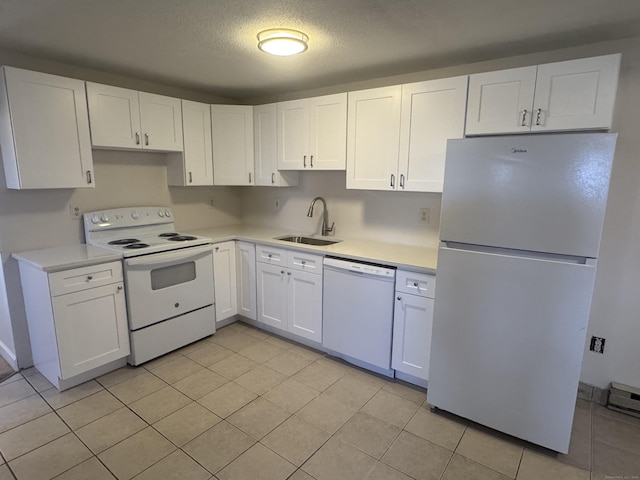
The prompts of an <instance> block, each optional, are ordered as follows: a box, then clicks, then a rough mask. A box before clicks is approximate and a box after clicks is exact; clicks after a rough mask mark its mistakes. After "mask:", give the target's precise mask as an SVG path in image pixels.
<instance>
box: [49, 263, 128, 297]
mask: <svg viewBox="0 0 640 480" xmlns="http://www.w3.org/2000/svg"><path fill="white" fill-rule="evenodd" d="M122 280H123V278H122V263H121V262H110V263H102V264H99V265H91V266H89V267H82V268H73V269H71V270H64V271H62V272H55V273H51V274H49V288H50V290H51V296H53V297H55V296H57V295H65V294H67V293H73V292H78V291H80V290H86V289H87V288H94V287H99V286H102V285H108V284H110V283H115V282H121V281H122Z"/></svg>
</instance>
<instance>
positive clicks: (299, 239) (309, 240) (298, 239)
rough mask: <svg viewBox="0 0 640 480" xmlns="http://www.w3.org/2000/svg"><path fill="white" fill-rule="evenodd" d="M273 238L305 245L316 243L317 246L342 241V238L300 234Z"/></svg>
mask: <svg viewBox="0 0 640 480" xmlns="http://www.w3.org/2000/svg"><path fill="white" fill-rule="evenodd" d="M275 240H282V241H283V242H291V243H304V244H305V245H317V246H325V245H333V244H334V243H339V242H341V241H342V240H327V239H325V238H318V237H305V236H302V235H286V236H284V237H276V238H275Z"/></svg>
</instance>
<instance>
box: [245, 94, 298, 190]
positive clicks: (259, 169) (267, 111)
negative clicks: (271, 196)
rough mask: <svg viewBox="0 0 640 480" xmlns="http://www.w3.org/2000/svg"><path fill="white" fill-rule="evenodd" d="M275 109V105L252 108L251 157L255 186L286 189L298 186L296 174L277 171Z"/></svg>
mask: <svg viewBox="0 0 640 480" xmlns="http://www.w3.org/2000/svg"><path fill="white" fill-rule="evenodd" d="M276 126H277V107H276V104H275V103H271V104H269V105H259V106H256V107H253V152H254V154H253V156H254V166H255V174H256V185H266V186H272V187H288V186H294V185H297V184H298V174H297V173H296V172H280V171H279V170H278V147H277V140H278V138H277V128H276Z"/></svg>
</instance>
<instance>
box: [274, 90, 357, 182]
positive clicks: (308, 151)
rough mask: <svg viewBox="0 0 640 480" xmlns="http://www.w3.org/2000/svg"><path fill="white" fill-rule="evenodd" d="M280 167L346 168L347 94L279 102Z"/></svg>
mask: <svg viewBox="0 0 640 480" xmlns="http://www.w3.org/2000/svg"><path fill="white" fill-rule="evenodd" d="M277 115H278V119H277V124H278V127H277V132H278V146H277V151H278V169H280V170H344V169H345V161H346V147H347V94H346V93H338V94H335V95H325V96H322V97H314V98H305V99H302V100H291V101H288V102H280V103H278V104H277Z"/></svg>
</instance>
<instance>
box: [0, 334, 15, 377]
mask: <svg viewBox="0 0 640 480" xmlns="http://www.w3.org/2000/svg"><path fill="white" fill-rule="evenodd" d="M0 355H1V356H2V358H4V359H5V360H6V362H7V363H8V364H9V365H10V366H11V368H13V369H14V370H15V371H16V372H17V371H18V370H19V369H18V359H17V358H16V354H15V353H14V352H12V351H11V350H9V347H7V345H6V344H5V343H3V342H2V341H0Z"/></svg>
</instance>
